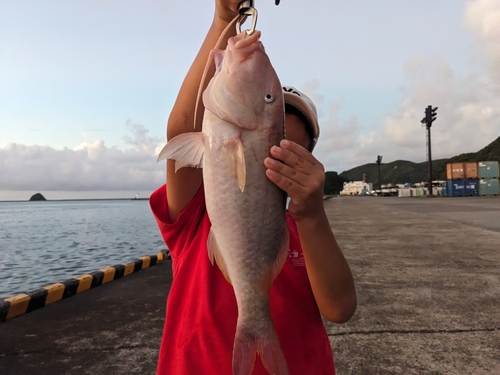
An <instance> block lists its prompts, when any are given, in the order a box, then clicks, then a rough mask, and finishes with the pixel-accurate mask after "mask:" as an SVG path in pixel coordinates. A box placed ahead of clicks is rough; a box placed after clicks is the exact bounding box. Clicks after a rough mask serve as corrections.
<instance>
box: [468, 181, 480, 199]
mask: <svg viewBox="0 0 500 375" xmlns="http://www.w3.org/2000/svg"><path fill="white" fill-rule="evenodd" d="M478 195H479V180H476V179H469V180H465V196H467V197H477V196H478Z"/></svg>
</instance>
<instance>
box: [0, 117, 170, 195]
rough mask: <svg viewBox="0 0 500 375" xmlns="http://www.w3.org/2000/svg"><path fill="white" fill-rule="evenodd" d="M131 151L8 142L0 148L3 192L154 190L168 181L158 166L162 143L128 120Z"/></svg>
mask: <svg viewBox="0 0 500 375" xmlns="http://www.w3.org/2000/svg"><path fill="white" fill-rule="evenodd" d="M127 124H128V126H129V129H130V130H131V131H132V137H130V136H128V137H126V140H127V142H128V143H129V144H130V145H131V147H130V148H128V149H125V150H120V149H118V148H115V147H107V146H106V145H105V143H104V141H102V140H97V141H94V142H83V143H81V144H80V145H78V146H77V147H75V148H74V149H69V148H64V149H62V150H58V149H54V148H52V147H48V146H26V145H22V144H16V143H9V144H8V145H7V146H6V147H4V148H1V149H0V176H2V178H1V180H0V190H38V191H40V190H58V191H61V190H65V191H91V190H128V189H130V190H152V189H155V188H156V187H158V186H160V185H161V184H163V183H164V182H165V173H164V170H163V168H164V167H163V166H162V165H161V164H157V163H156V157H157V153H158V150H159V149H160V148H161V147H162V141H161V140H160V139H157V138H154V137H149V136H148V130H147V129H145V128H144V127H143V126H142V125H139V124H133V123H132V122H131V121H128V123H127Z"/></svg>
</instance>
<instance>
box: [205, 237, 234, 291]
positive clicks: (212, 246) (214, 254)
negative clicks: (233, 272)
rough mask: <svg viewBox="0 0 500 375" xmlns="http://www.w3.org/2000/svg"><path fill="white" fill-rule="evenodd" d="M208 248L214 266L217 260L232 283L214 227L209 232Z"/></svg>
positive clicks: (221, 269) (209, 257)
mask: <svg viewBox="0 0 500 375" xmlns="http://www.w3.org/2000/svg"><path fill="white" fill-rule="evenodd" d="M207 249H208V259H209V260H210V263H212V266H213V265H214V261H215V263H216V264H217V267H219V269H220V271H221V272H222V274H223V275H224V277H225V278H226V280H227V282H228V283H229V284H231V278H230V277H229V273H228V272H227V266H226V261H225V260H224V258H223V257H222V254H221V252H220V250H219V245H218V244H217V240H216V238H215V234H214V232H213V231H212V229H210V233H209V234H208V241H207Z"/></svg>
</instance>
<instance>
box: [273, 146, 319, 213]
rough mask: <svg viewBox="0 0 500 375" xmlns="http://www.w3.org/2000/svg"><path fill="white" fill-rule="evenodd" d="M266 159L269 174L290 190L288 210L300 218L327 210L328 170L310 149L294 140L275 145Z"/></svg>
mask: <svg viewBox="0 0 500 375" xmlns="http://www.w3.org/2000/svg"><path fill="white" fill-rule="evenodd" d="M271 156H272V157H273V158H274V159H273V158H266V160H265V161H264V165H265V166H266V168H267V171H266V174H267V177H268V178H269V179H270V180H271V181H272V182H274V183H275V184H276V185H277V186H278V187H280V188H281V189H283V190H284V191H286V192H287V193H288V196H289V197H290V204H289V206H288V211H289V212H290V214H291V215H292V217H293V218H294V219H295V220H296V221H301V220H305V219H308V218H312V217H314V216H315V215H316V214H320V213H322V212H323V186H324V184H325V169H324V167H323V164H321V163H320V162H319V161H318V160H317V159H316V158H315V157H314V156H313V155H312V154H311V153H310V152H309V151H307V150H306V149H305V148H304V147H302V146H300V145H298V144H297V143H295V142H292V141H290V140H282V141H281V143H280V147H277V146H273V147H272V148H271Z"/></svg>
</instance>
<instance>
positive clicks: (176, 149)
mask: <svg viewBox="0 0 500 375" xmlns="http://www.w3.org/2000/svg"><path fill="white" fill-rule="evenodd" d="M204 152H205V136H204V134H203V133H202V132H190V133H183V134H180V135H178V136H177V137H174V138H172V139H171V140H170V141H168V143H167V144H166V145H165V147H163V148H162V150H161V151H160V154H159V155H158V160H157V162H158V161H160V160H164V159H165V160H166V159H173V160H175V171H176V172H177V170H179V169H181V168H184V167H193V168H203V154H204Z"/></svg>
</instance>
